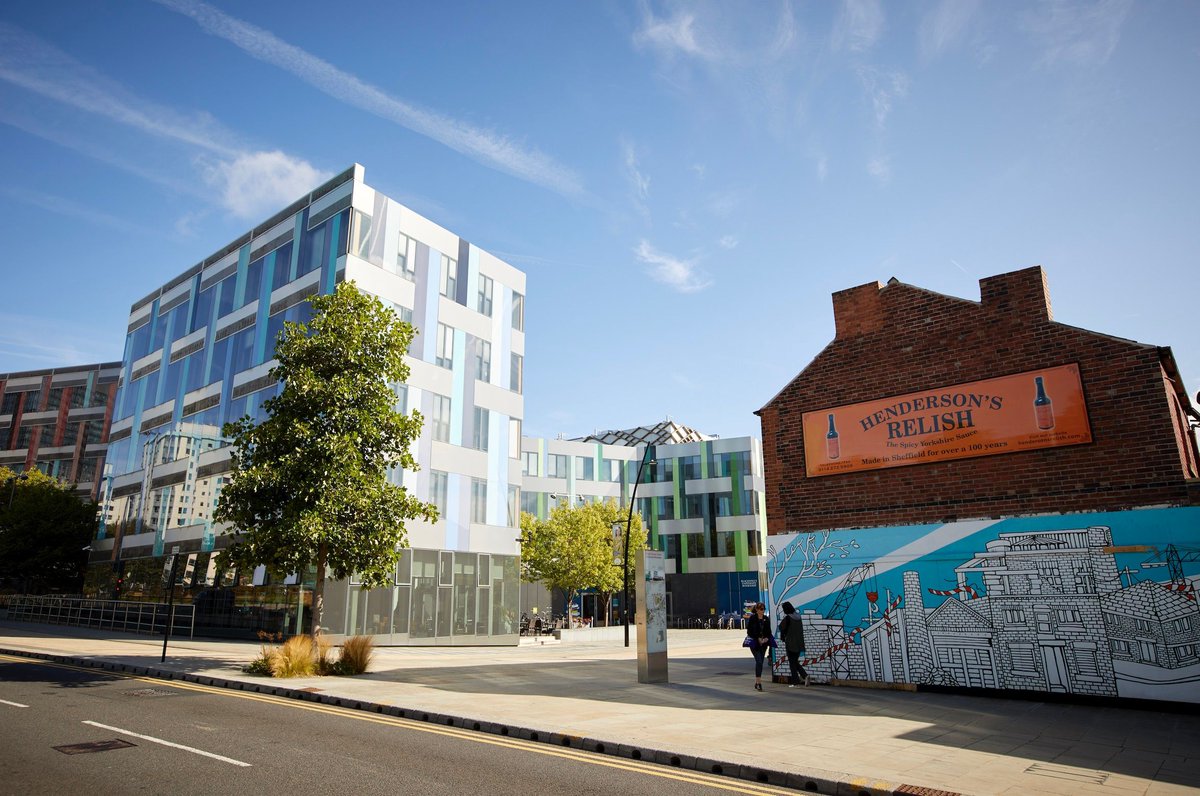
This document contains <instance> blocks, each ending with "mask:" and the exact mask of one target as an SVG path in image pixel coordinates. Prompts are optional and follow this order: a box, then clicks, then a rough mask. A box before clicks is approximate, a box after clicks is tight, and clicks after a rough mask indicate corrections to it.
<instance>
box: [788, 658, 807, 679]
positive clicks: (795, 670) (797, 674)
mask: <svg viewBox="0 0 1200 796" xmlns="http://www.w3.org/2000/svg"><path fill="white" fill-rule="evenodd" d="M787 659H788V669H790V670H791V672H792V674H791V678H790V679H791V682H792V685H799V684H800V678H802V677H808V672H806V671H804V667H803V666H801V665H800V652H799V650H797V651H796V652H792V651H791V650H788V651H787Z"/></svg>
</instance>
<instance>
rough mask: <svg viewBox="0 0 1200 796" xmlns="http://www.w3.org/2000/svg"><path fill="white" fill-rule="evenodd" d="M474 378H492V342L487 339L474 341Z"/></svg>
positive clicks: (485, 379) (480, 379)
mask: <svg viewBox="0 0 1200 796" xmlns="http://www.w3.org/2000/svg"><path fill="white" fill-rule="evenodd" d="M475 378H476V379H478V380H479V381H491V380H492V344H491V343H489V342H488V341H487V340H477V341H476V342H475Z"/></svg>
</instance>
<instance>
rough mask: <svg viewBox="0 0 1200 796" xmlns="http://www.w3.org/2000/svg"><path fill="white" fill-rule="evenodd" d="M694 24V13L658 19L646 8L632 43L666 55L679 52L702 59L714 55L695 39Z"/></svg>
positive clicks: (671, 55)
mask: <svg viewBox="0 0 1200 796" xmlns="http://www.w3.org/2000/svg"><path fill="white" fill-rule="evenodd" d="M695 25H696V17H695V15H694V14H689V13H683V12H681V13H678V14H676V15H675V16H673V17H671V18H670V19H659V18H658V17H655V16H654V14H653V13H651V12H650V11H649V10H648V9H647V11H646V14H645V16H644V17H643V18H642V26H641V27H640V28H638V29H637V30H636V31H634V34H633V43H634V44H636V45H638V46H639V47H650V48H652V49H654V50H656V51H657V52H658V53H659V54H661V55H665V56H667V57H673V56H675V55H678V54H681V53H682V54H684V55H690V56H693V57H696V58H703V59H708V58H712V57H714V53H713V52H712V51H711V50H710V49H706V48H704V47H701V46H700V44H699V42H697V41H696V31H695Z"/></svg>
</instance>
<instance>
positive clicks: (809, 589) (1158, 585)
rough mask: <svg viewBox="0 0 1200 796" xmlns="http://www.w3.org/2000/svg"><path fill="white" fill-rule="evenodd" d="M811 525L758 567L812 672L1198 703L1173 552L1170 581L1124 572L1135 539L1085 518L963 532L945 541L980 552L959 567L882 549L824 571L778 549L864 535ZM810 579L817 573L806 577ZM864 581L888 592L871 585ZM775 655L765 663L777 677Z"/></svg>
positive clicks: (1188, 592)
mask: <svg viewBox="0 0 1200 796" xmlns="http://www.w3.org/2000/svg"><path fill="white" fill-rule="evenodd" d="M1159 511H1167V512H1169V511H1172V510H1171V509H1163V510H1159ZM1046 520H1047V522H1050V521H1053V520H1058V521H1060V522H1061V521H1062V518H1046ZM950 525H953V524H950ZM946 527H947V526H942V527H941V528H939V529H938V533H939V534H942V535H947V534H946V530H945V529H946ZM1000 528H1003V524H1001V525H1000ZM951 530H952V529H951ZM967 530H970V529H967ZM996 530H1000V529H996ZM822 533H823V534H824V538H823V539H817V540H814V539H799V538H798V539H792V540H786V542H787V543H786V544H785V545H784V546H783V548H782V549H780V550H779V552H777V553H774V554H773V558H772V561H773V563H774V565H775V566H774V567H769V568H768V575H769V578H768V580H769V584H770V585H771V587H772V590H771V592H770V593H769V597H770V602H771V604H772V606H775V605H778V604H779V603H781V602H782V601H783V600H785V599H787V600H791V601H792V602H794V603H796V604H797V606H798V607H800V608H801V610H802V611H803V614H802V616H803V620H804V622H805V637H806V639H807V640H808V646H809V649H808V651H807V656H806V662H805V666H806V668H808V669H809V671H810V672H811V673H812V674H813V675H815V676H816V677H817V678H823V677H824V678H835V679H864V680H873V681H880V682H895V683H917V684H937V685H948V686H957V687H964V688H989V689H1019V690H1025V691H1048V692H1054V693H1072V694H1086V695H1093V696H1123V697H1136V698H1148V699H1169V700H1177V701H1189V702H1200V606H1198V605H1197V601H1196V595H1195V591H1194V582H1193V581H1194V579H1192V580H1189V579H1187V578H1185V577H1184V576H1183V573H1182V569H1181V566H1180V564H1179V563H1178V562H1179V555H1178V554H1177V553H1176V555H1175V564H1174V567H1173V568H1172V569H1170V570H1169V571H1168V572H1167V573H1165V574H1167V575H1168V576H1169V577H1170V578H1171V579H1170V580H1168V581H1166V582H1159V581H1154V580H1137V581H1134V580H1133V575H1132V574H1131V572H1130V571H1129V570H1128V568H1127V569H1126V572H1125V573H1122V572H1121V571H1119V570H1118V565H1117V555H1118V554H1120V553H1129V552H1130V551H1131V550H1137V551H1142V552H1143V553H1144V551H1145V550H1146V549H1147V546H1144V545H1137V546H1126V547H1121V546H1114V544H1113V533H1112V529H1111V527H1110V526H1108V525H1100V524H1094V525H1088V526H1087V527H1082V528H1066V529H1062V528H1059V529H1045V530H1042V529H1037V530H1019V531H1013V532H1004V531H1001V532H999V533H993V534H992V538H991V539H986V534H976V535H975V536H974V538H972V536H971V535H964V536H962V537H960V538H959V539H957V540H956V541H958V542H961V543H966V544H972V543H973V544H975V545H978V544H979V542H983V544H982V547H983V551H982V552H976V553H975V554H974V555H972V556H971V557H970V558H968V559H967V560H966V561H963V562H962V563H960V564H958V565H957V566H955V565H953V563H952V562H953V561H954V557H953V556H952V555H950V553H951V551H952V549H953V546H947V547H946V548H943V549H940V550H936V549H935V550H932V551H930V552H928V553H927V554H926V555H924V556H921V557H917V558H913V559H911V560H907V561H897V560H895V559H897V556H896V555H895V552H894V551H892V552H891V553H889V554H886V555H883V556H880V557H878V558H875V559H874V560H873V561H870V562H869V563H865V564H864V563H863V562H862V561H861V556H857V557H850V556H847V558H848V563H847V564H845V565H840V566H839V565H838V564H835V563H833V561H831V556H830V555H828V554H827V553H826V554H824V555H823V557H822V560H823V561H824V563H826V564H827V567H826V568H824V569H823V568H820V567H814V566H813V563H812V561H811V555H804V556H798V555H796V553H795V552H793V553H792V555H790V556H788V555H786V552H785V551H786V549H787V546H788V545H789V544H792V543H798V544H796V549H798V550H805V549H807V550H809V551H810V552H811V551H812V550H814V549H821V550H834V551H837V550H842V551H845V550H859V549H863V548H866V547H867V539H868V534H863V535H861V536H856V537H855V538H854V540H853V541H846V539H845V537H843V538H842V540H841V541H837V540H833V541H834V542H835V544H832V545H831V543H830V542H831V537H830V536H829V532H822ZM948 535H949V536H953V535H954V534H953V533H950V534H948ZM814 536H815V537H820V536H821V534H798V535H797V537H814ZM780 541H785V540H784V539H780ZM957 546H958V547H959V548H960V549H967V550H969V549H970V548H963V546H962V544H959V545H957ZM976 549H978V547H976ZM1151 549H1152V548H1151ZM840 555H841V554H840V553H837V552H835V553H834V554H833V556H834V557H837V556H840ZM1143 557H1144V555H1143ZM1198 558H1200V555H1193V556H1192V557H1191V558H1190V559H1189V560H1193V561H1194V560H1196V559H1198ZM958 560H960V561H961V560H962V558H961V556H959V557H958ZM850 561H853V562H854V563H853V564H850V563H849V562H850ZM849 566H853V567H854V568H853V569H852V570H851V571H849V572H845V571H844V570H845V569H846V568H848V567H849ZM1145 566H1148V567H1153V566H1155V565H1154V564H1147V565H1145ZM951 567H952V571H953V575H954V578H953V580H952V581H951V582H952V583H953V584H954V585H953V587H951V588H940V589H939V588H930V587H928V586H924V585H923V584H922V575H924V576H925V578H926V579H927V580H928V581H929V582H932V583H936V584H938V585H942V584H944V583H945V574H946V571H947V569H950V568H951ZM897 569H899V570H900V572H899V573H896V572H895V570H897ZM838 570H843V572H839V571H838ZM877 570H878V571H880V572H884V573H887V572H888V570H891V574H890V576H889V575H887V574H884V575H876V574H875V572H876V571H877ZM804 571H807V572H808V573H809V574H808V575H807V576H802V577H796V575H798V574H799V573H801V572H804ZM856 573H857V574H856ZM864 573H866V574H864ZM896 574H899V575H900V578H899V580H900V582H899V583H896V580H895V576H896ZM1122 574H1125V575H1126V577H1128V578H1129V583H1128V585H1126V583H1125V582H1123V580H1122ZM814 579H816V580H823V581H824V582H823V583H822V584H820V585H818V586H813V585H812V584H811V582H806V581H811V580H814ZM868 580H869V581H870V582H868ZM875 581H881V582H884V583H885V584H886V585H890V586H899V587H900V589H899V590H898V591H897V592H896V593H893V592H891V591H890V590H885V591H884V592H883V593H882V594H881V593H880V591H879V588H880V587H879V584H878V583H876V582H875ZM785 586H786V587H787V588H786V593H785V592H784V590H783V589H784V587H785ZM864 588H865V597H866V610H865V611H863V613H865V614H866V616H864V617H863V618H862V619H861V620H858V621H855V619H854V618H853V617H852V616H849V614H851V607H854V608H861V607H862V606H863V601H862V600H861V599H860V598H859V595H858V592H859V591H860V590H862V589H864ZM776 590H779V593H778V594H776ZM939 598H940V602H937V604H934V602H936V601H938V600H939ZM830 599H832V607H831V608H830V609H829V611H828V612H827V613H826V614H825V615H823V614H822V613H819V612H818V610H817V609H818V608H820V607H824V605H825V603H826V602H828V601H829V600H830ZM779 663H780V666H779V667H777V668H776V672H777V673H786V666H787V664H786V661H780V662H779Z"/></svg>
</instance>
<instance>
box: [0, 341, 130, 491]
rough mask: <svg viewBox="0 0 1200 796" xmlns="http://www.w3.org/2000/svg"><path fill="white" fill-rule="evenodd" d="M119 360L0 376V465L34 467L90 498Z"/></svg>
mask: <svg viewBox="0 0 1200 796" xmlns="http://www.w3.org/2000/svg"><path fill="white" fill-rule="evenodd" d="M120 368H121V363H120V362H103V363H99V364H95V365H78V366H74V367H63V368H54V369H50V370H30V371H22V372H20V373H0V466H4V467H8V468H9V469H10V470H14V471H16V472H22V471H24V470H31V469H35V468H36V469H38V470H41V471H42V472H43V473H45V474H46V475H49V476H52V477H54V478H58V479H60V480H62V481H66V482H68V483H73V484H75V485H76V491H77V492H78V494H79V495H80V496H81V497H85V498H89V499H95V498H96V496H97V492H98V490H99V487H100V482H101V472H102V467H103V463H104V455H105V450H106V449H107V448H108V429H109V423H110V422H111V420H112V408H113V403H114V397H115V395H116V392H117V377H118V375H119V373H120Z"/></svg>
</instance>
